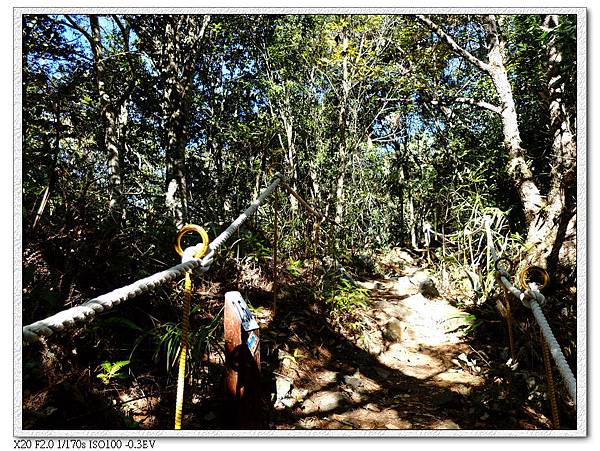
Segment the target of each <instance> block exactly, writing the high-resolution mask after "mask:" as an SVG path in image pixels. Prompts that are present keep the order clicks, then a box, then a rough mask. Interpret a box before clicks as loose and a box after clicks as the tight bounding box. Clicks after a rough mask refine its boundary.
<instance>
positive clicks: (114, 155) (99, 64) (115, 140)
mask: <svg viewBox="0 0 600 451" xmlns="http://www.w3.org/2000/svg"><path fill="white" fill-rule="evenodd" d="M89 21H90V29H91V31H92V34H91V38H92V39H91V42H90V44H91V46H92V53H93V54H94V64H95V66H96V85H97V88H98V97H99V100H100V102H99V103H100V110H101V111H102V119H103V121H104V147H105V148H106V153H107V166H108V185H109V203H108V210H109V213H110V214H111V215H113V217H120V215H121V212H120V210H122V192H121V182H122V180H121V153H120V143H119V128H120V127H119V124H118V120H119V116H118V114H117V110H119V109H120V106H121V105H115V102H114V100H113V99H112V98H111V96H110V94H109V93H108V91H107V87H106V67H105V59H106V58H105V54H104V47H103V45H102V42H101V39H102V38H101V35H100V25H99V23H98V16H96V15H90V16H89ZM115 213H116V216H115Z"/></svg>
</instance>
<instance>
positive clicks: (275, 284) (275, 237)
mask: <svg viewBox="0 0 600 451" xmlns="http://www.w3.org/2000/svg"><path fill="white" fill-rule="evenodd" d="M274 194H275V197H274V198H273V215H274V216H273V229H274V230H273V318H275V315H276V314H277V294H278V293H277V292H278V289H279V280H278V279H279V274H278V272H277V241H278V240H279V229H278V227H279V225H278V224H277V216H278V215H279V200H278V198H277V194H278V193H277V188H275V192H274Z"/></svg>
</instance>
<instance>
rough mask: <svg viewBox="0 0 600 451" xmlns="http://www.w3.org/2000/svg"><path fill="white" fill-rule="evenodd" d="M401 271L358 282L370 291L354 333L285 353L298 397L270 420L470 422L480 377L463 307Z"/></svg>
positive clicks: (344, 424) (443, 425)
mask: <svg viewBox="0 0 600 451" xmlns="http://www.w3.org/2000/svg"><path fill="white" fill-rule="evenodd" d="M411 270H412V271H411ZM404 274H410V276H404V277H400V278H386V279H383V280H364V281H362V282H358V284H359V286H360V287H362V288H365V289H367V290H368V292H369V296H370V302H369V305H368V307H367V308H366V309H364V311H362V312H360V314H359V315H360V316H361V317H362V318H363V321H362V329H361V333H360V334H358V337H347V336H342V335H340V337H339V338H333V339H329V341H328V343H327V345H328V346H326V349H322V350H321V351H319V350H316V352H314V353H312V355H309V356H305V358H303V359H286V360H287V363H286V365H284V366H282V367H281V371H282V372H283V373H285V376H286V377H288V378H289V379H290V380H291V381H292V384H293V386H294V391H295V392H296V393H300V394H301V396H298V397H297V399H292V400H291V402H289V403H287V407H285V408H280V409H279V410H278V414H277V415H275V418H274V419H273V424H272V426H273V427H275V428H308V429H313V428H319V429H407V428H418V429H460V428H462V427H468V425H464V418H465V417H466V416H468V415H465V412H466V411H468V410H469V408H470V406H469V405H468V401H467V396H468V395H469V394H470V393H471V392H472V390H474V389H476V387H478V386H479V385H480V384H481V383H482V378H481V377H479V375H478V367H477V366H476V365H475V364H473V363H472V362H471V363H470V364H469V362H470V360H469V357H468V355H469V354H471V353H472V350H471V349H470V348H469V346H468V344H466V343H465V342H463V338H462V330H463V329H464V327H466V326H468V323H466V321H465V313H464V312H462V311H461V310H459V309H457V308H456V307H454V306H452V305H450V304H449V303H448V302H447V301H446V300H445V299H443V298H440V297H439V293H438V291H437V289H436V287H435V282H434V280H433V279H432V278H431V276H429V275H428V274H427V273H425V272H423V271H420V270H418V269H417V268H406V271H405V272H404ZM313 326H314V325H313ZM459 357H460V358H459ZM292 361H293V364H290V362H292ZM290 406H291V407H290ZM461 424H463V426H461Z"/></svg>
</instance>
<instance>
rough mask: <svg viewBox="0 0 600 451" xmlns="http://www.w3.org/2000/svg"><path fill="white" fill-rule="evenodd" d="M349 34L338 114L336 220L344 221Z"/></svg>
mask: <svg viewBox="0 0 600 451" xmlns="http://www.w3.org/2000/svg"><path fill="white" fill-rule="evenodd" d="M348 45H349V42H348V36H347V35H346V34H345V31H344V35H343V37H342V96H341V99H340V111H339V114H338V129H339V134H340V144H339V150H338V176H337V180H336V190H335V221H336V222H337V223H340V224H341V223H342V220H343V216H344V201H345V191H344V189H345V187H344V185H345V180H346V168H347V166H348V139H347V132H348V97H349V95H350V87H351V85H350V79H349V78H350V77H349V72H348Z"/></svg>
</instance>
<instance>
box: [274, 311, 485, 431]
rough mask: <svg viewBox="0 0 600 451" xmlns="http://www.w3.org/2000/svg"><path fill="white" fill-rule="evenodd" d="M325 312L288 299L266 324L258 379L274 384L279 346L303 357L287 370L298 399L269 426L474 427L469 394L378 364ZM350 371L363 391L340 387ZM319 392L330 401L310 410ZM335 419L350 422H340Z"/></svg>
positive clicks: (367, 427) (345, 385)
mask: <svg viewBox="0 0 600 451" xmlns="http://www.w3.org/2000/svg"><path fill="white" fill-rule="evenodd" d="M326 315H327V313H326V312H323V311H320V310H319V306H318V305H316V304H315V303H311V304H302V303H299V302H292V301H289V300H287V301H283V302H281V303H280V305H279V306H278V310H277V314H276V316H275V318H274V319H273V321H272V322H271V324H270V325H269V328H270V329H271V330H272V335H273V337H274V338H273V339H272V340H271V339H269V338H265V339H263V341H264V342H265V347H266V348H267V349H265V350H266V351H267V352H266V353H265V354H268V355H269V357H270V358H269V359H268V361H267V362H266V364H267V365H266V368H264V369H265V370H267V371H264V372H263V378H269V379H270V381H271V383H272V384H273V385H274V384H275V382H274V381H275V378H276V376H277V375H276V374H274V372H277V370H278V367H279V364H280V362H279V361H278V360H279V359H278V358H277V354H278V353H277V351H278V350H279V349H283V348H286V347H287V348H288V349H293V348H302V349H305V350H307V351H308V353H309V355H308V356H307V358H306V359H304V360H301V361H300V362H298V363H297V365H296V367H297V368H295V369H292V370H291V372H292V373H293V372H295V373H296V374H297V377H296V378H294V381H293V383H294V386H296V387H299V388H304V390H308V391H307V392H306V394H305V396H304V402H303V403H300V405H299V406H298V405H297V406H295V407H292V408H285V409H284V410H279V411H275V410H274V411H272V412H271V413H272V415H271V426H272V427H273V428H286V429H287V428H302V429H304V428H317V429H323V428H336V429H337V428H345V429H348V428H349V427H351V428H353V429H386V428H388V429H397V428H400V429H401V428H417V429H434V428H437V429H439V428H445V427H450V428H454V429H456V428H461V429H469V428H473V427H474V425H475V424H476V420H475V418H473V415H472V414H473V412H475V410H477V409H475V410H472V409H471V408H472V406H471V404H472V400H471V399H470V396H462V395H459V394H457V393H455V392H454V391H452V390H450V389H449V388H445V387H441V386H439V385H437V384H436V383H435V382H434V381H432V379H433V376H430V377H427V378H424V379H419V378H417V377H412V376H408V375H406V374H404V373H403V372H402V371H400V370H397V369H394V368H392V367H390V366H388V365H384V364H382V363H381V362H380V361H379V360H378V359H377V357H376V356H374V355H372V354H370V353H368V352H366V351H365V350H363V349H361V348H360V347H358V346H357V345H356V344H355V343H353V342H352V341H350V340H349V339H348V338H346V337H345V336H343V335H342V334H341V333H339V332H338V331H336V330H335V329H334V328H333V327H332V326H331V324H329V322H328V321H327V317H326ZM441 357H444V358H449V357H447V356H441ZM357 370H358V371H359V372H360V377H361V380H364V381H365V382H364V383H363V387H360V388H356V389H354V388H351V387H348V385H347V384H345V379H344V376H347V377H351V376H352V375H353V374H354V373H355V372H356V371H357ZM323 374H326V375H328V376H329V379H330V380H328V381H323V383H321V382H320V381H319V377H320V376H322V375H323ZM320 394H321V395H322V394H325V395H326V396H328V397H329V399H328V400H327V402H326V403H324V404H323V403H322V404H321V405H319V404H318V403H317V404H316V405H315V403H314V402H310V400H311V399H313V398H314V397H317V398H318V397H319V395H320ZM306 400H309V402H307V401H306ZM307 404H308V408H307ZM324 405H325V407H324ZM470 411H471V413H469V412H470ZM369 412H371V413H369ZM382 412H383V413H385V414H382ZM341 414H345V415H346V416H347V417H348V418H350V420H348V421H346V420H345V419H344V418H341V417H340V415H341ZM352 418H355V419H354V420H353V419H352ZM448 420H450V421H448ZM448 425H450V426H448ZM479 427H480V426H479ZM480 428H481V427H480Z"/></svg>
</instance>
